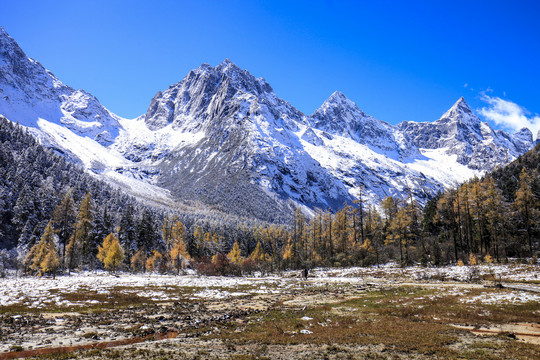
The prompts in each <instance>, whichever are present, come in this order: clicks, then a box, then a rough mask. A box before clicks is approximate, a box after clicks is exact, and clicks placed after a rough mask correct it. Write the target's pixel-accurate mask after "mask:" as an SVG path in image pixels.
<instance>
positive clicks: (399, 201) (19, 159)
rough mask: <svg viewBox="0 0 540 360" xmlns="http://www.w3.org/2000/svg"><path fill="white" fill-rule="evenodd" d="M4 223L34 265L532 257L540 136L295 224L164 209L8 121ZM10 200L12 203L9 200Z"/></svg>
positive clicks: (159, 268) (169, 267) (306, 264)
mask: <svg viewBox="0 0 540 360" xmlns="http://www.w3.org/2000/svg"><path fill="white" fill-rule="evenodd" d="M0 142H1V143H2V145H5V146H2V147H0V172H2V175H3V176H2V177H1V178H0V179H1V180H0V181H2V182H1V183H0V205H1V206H0V220H1V221H0V232H1V233H2V234H3V235H2V238H3V241H4V247H6V246H5V243H6V242H7V243H9V244H12V245H13V246H12V248H13V250H12V252H13V251H14V253H16V255H17V256H15V257H14V256H11V257H10V256H6V252H5V251H4V252H2V253H0V257H2V258H3V260H4V263H5V264H7V266H12V267H13V266H14V267H16V266H19V267H22V268H23V269H24V271H25V272H26V273H29V274H56V273H59V272H60V273H69V272H71V271H74V270H80V269H88V270H91V269H97V268H105V269H108V270H110V271H117V270H120V269H121V270H123V271H132V272H142V271H153V272H161V273H179V272H182V270H183V269H185V268H186V267H191V268H194V269H196V270H198V271H199V272H200V273H202V274H210V275H213V274H218V275H219V274H221V275H224V274H242V273H250V272H252V271H255V270H260V271H274V270H283V269H307V268H311V267H315V266H337V267H340V266H367V265H376V264H381V263H385V262H388V261H395V262H397V263H399V264H401V265H403V266H407V265H411V264H415V263H420V264H423V265H426V266H428V265H430V266H439V265H444V264H450V263H458V262H460V263H478V262H480V261H506V260H507V259H508V258H509V257H518V258H526V257H534V256H535V255H536V254H537V252H538V247H539V234H540V202H539V199H540V177H539V175H538V171H539V166H540V157H539V155H538V154H539V153H540V145H539V146H537V147H536V148H535V149H533V150H532V151H531V152H529V153H528V154H525V155H524V156H523V157H520V158H519V159H518V160H516V161H515V162H513V163H512V164H510V165H509V166H507V167H505V168H501V169H498V170H496V171H495V172H493V173H492V174H489V175H486V176H485V177H483V178H481V179H478V178H475V179H472V180H470V181H468V182H466V183H465V184H462V185H461V186H458V187H455V188H453V189H450V190H447V191H445V192H442V193H440V194H438V195H437V196H435V197H434V198H433V199H431V200H430V201H428V202H427V204H425V206H420V205H419V204H418V203H417V202H416V201H415V200H414V198H413V196H412V193H411V192H408V191H404V193H403V194H402V197H387V198H385V199H384V200H383V201H382V202H381V204H379V205H378V206H374V205H370V204H367V203H366V202H365V201H364V200H363V197H362V196H360V197H359V198H358V200H356V201H355V202H354V203H351V204H344V206H343V208H342V209H341V210H340V211H337V212H335V213H332V212H330V211H323V210H321V209H315V210H314V212H313V214H310V216H307V215H306V214H304V213H303V212H302V211H300V210H299V209H297V210H296V211H295V212H294V216H292V219H293V220H292V221H291V222H290V223H288V224H269V223H262V222H258V221H254V220H249V219H239V218H235V217H228V215H226V214H222V213H212V214H211V215H208V214H207V213H206V214H205V216H198V215H197V216H194V215H193V213H190V214H187V213H185V212H182V211H179V210H178V209H168V210H156V209H155V208H152V207H150V206H146V205H144V204H141V203H140V202H138V201H136V200H134V199H133V198H130V197H129V196H126V195H123V194H121V193H120V192H119V191H115V190H113V189H111V188H110V187H108V186H107V185H106V184H103V183H102V182H99V181H97V180H95V179H93V178H92V177H90V176H89V175H87V174H85V173H84V172H83V171H82V169H80V168H77V167H76V166H74V165H73V164H70V163H69V162H67V161H65V160H64V158H63V157H62V156H58V155H56V154H53V153H52V152H51V151H50V150H45V149H44V148H43V147H42V146H41V145H39V144H38V143H37V142H36V141H35V140H34V139H33V137H32V136H30V135H28V134H26V132H25V131H24V130H22V129H21V128H20V127H18V126H16V125H13V124H12V123H10V122H8V121H7V120H6V121H1V120H0ZM10 203H11V204H12V205H11V206H10V205H9V204H10Z"/></svg>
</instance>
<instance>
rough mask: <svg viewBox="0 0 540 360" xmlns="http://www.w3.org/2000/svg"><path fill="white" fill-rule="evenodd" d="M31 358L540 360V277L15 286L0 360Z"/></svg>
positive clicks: (504, 270)
mask: <svg viewBox="0 0 540 360" xmlns="http://www.w3.org/2000/svg"><path fill="white" fill-rule="evenodd" d="M501 284H502V286H501ZM22 356H26V357H28V356H38V357H39V356H41V357H46V358H49V359H50V358H53V359H68V358H77V359H100V358H103V359H105V358H106V359H109V358H118V359H121V358H131V359H190V358H191V359H214V358H215V359H227V358H230V359H251V358H269V359H304V358H305V359H313V358H315V359H342V358H353V359H364V358H365V359H379V358H380V359H387V358H391V359H395V358H403V359H405V358H418V359H432V358H445V359H448V358H450V359H451V358H460V359H462V358H465V359H481V358H486V359H491V358H508V359H515V358H522V359H532V358H540V267H539V266H538V265H535V266H532V265H517V264H513V265H482V266H474V267H467V266H462V267H443V268H420V267H409V268H405V269H402V268H399V267H397V266H394V265H385V266H381V267H370V268H348V269H315V270H313V271H311V273H310V276H309V277H308V279H307V280H303V279H302V278H301V277H300V273H299V272H285V273H281V274H270V275H265V276H262V275H259V276H253V277H202V276H197V275H195V274H186V275H182V276H173V275H148V274H141V275H132V274H120V275H118V276H112V275H109V274H107V273H80V274H73V275H71V276H60V277H57V278H56V279H52V278H41V279H40V278H34V277H22V278H17V277H7V278H4V279H1V280H0V359H9V358H16V357H22Z"/></svg>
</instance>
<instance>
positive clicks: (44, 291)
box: [0, 264, 540, 309]
mask: <svg viewBox="0 0 540 360" xmlns="http://www.w3.org/2000/svg"><path fill="white" fill-rule="evenodd" d="M471 272H474V277H476V278H480V277H482V276H483V275H493V274H494V275H495V276H496V278H497V279H498V278H499V275H500V278H501V280H502V281H503V282H504V281H510V282H514V281H522V282H526V281H528V282H531V281H532V282H534V281H535V280H538V277H539V275H540V267H539V266H531V265H515V264H513V265H479V266H476V267H468V266H448V267H441V268H421V267H408V268H400V267H398V266H397V265H395V264H386V265H383V266H380V267H375V266H374V267H363V268H361V267H355V268H346V269H332V268H318V269H314V270H312V271H311V272H310V277H309V279H308V280H307V281H303V280H301V279H300V277H299V276H298V275H299V272H298V271H294V272H293V271H289V272H285V273H283V274H279V275H277V274H273V275H268V276H262V275H260V274H258V276H252V277H206V276H198V275H196V274H194V273H191V274H187V275H181V276H176V275H157V274H121V275H119V276H112V275H109V274H108V273H106V272H92V273H91V272H84V273H79V274H72V275H70V276H58V277H57V278H56V279H51V278H37V277H7V278H5V279H2V280H1V281H0V306H14V305H17V306H22V307H27V308H38V309H40V308H41V309H44V308H47V307H49V306H57V307H62V308H68V307H84V306H93V305H96V304H98V303H99V301H98V300H96V298H99V299H104V298H105V299H109V300H110V301H114V296H116V295H118V294H125V295H137V296H139V297H141V298H146V299H148V300H149V301H155V302H167V301H176V300H178V299H193V300H196V299H210V300H214V299H229V298H240V297H243V296H249V295H256V294H279V293H285V292H288V291H292V290H295V289H298V288H305V287H306V286H313V287H318V286H328V285H336V286H339V285H344V286H346V285H353V286H356V285H358V286H361V285H365V284H366V283H393V284H399V283H408V282H411V281H412V282H415V281H419V280H420V281H431V282H434V281H435V282H437V281H439V280H441V279H442V280H448V281H447V282H445V284H448V286H447V287H448V291H452V284H453V282H452V281H468V280H470V279H471V277H472V274H471ZM441 284H443V282H441ZM73 294H81V296H80V297H79V298H77V300H73ZM463 295H466V292H464V293H463ZM499 295H500V296H499ZM69 299H71V300H69ZM464 301H468V302H476V301H480V302H482V303H492V302H498V301H502V302H528V301H538V302H540V294H535V293H526V292H518V291H515V290H512V291H510V290H504V292H502V293H501V294H496V295H491V294H488V295H482V296H478V297H476V298H467V299H466V300H464Z"/></svg>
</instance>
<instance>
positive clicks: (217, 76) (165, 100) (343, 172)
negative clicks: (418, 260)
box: [0, 27, 534, 222]
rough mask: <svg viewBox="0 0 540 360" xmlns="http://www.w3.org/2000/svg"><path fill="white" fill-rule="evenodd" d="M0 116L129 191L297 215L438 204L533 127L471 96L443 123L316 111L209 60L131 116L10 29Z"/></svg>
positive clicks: (336, 107)
mask: <svg viewBox="0 0 540 360" xmlns="http://www.w3.org/2000/svg"><path fill="white" fill-rule="evenodd" d="M0 114H2V115H4V116H5V117H7V118H8V119H10V120H11V121H13V122H18V123H19V124H21V125H24V126H26V127H27V128H28V129H29V131H30V132H31V133H32V134H33V135H35V136H36V137H37V138H38V139H39V140H40V142H41V143H42V144H43V145H45V146H47V147H50V148H53V149H55V150H56V151H58V152H59V153H61V154H64V155H65V156H66V157H67V158H68V159H70V160H72V161H74V162H77V163H80V164H81V165H82V166H83V167H84V168H85V169H87V170H88V171H89V172H90V173H92V174H94V175H95V176H96V177H99V178H101V179H103V180H105V181H107V182H109V183H111V184H113V185H115V186H118V187H120V188H122V189H123V190H125V191H127V192H128V193H130V194H133V195H136V196H138V197H140V198H144V199H148V200H150V201H152V202H154V203H160V204H165V205H166V206H178V204H183V205H185V204H191V205H195V206H208V207H211V208H215V209H218V210H222V211H225V212H229V213H232V214H236V215H240V216H248V217H255V218H258V219H261V220H267V221H272V222H284V221H286V220H287V219H288V218H289V217H290V214H291V213H292V209H293V208H295V207H297V206H300V207H301V208H302V209H304V211H305V212H307V213H309V212H311V211H313V209H315V208H323V209H328V208H329V209H333V210H336V209H338V208H340V207H342V206H343V204H345V203H351V202H352V201H353V200H355V199H358V198H361V199H362V200H363V201H365V202H367V203H371V204H374V205H377V204H379V203H380V201H381V200H382V199H383V198H384V197H386V196H396V197H407V196H408V194H409V192H411V193H412V195H413V196H414V197H415V198H416V199H417V201H419V202H420V203H422V204H423V203H425V202H426V201H427V200H428V199H429V198H431V197H432V196H434V195H435V194H437V192H439V191H442V190H443V189H445V188H448V187H452V186H455V185H457V184H458V183H461V182H463V181H465V180H467V179H469V178H472V177H474V176H479V175H481V174H483V173H485V172H486V171H491V170H493V169H494V168H495V167H497V166H501V165H505V164H508V163H509V162H511V161H512V160H514V159H515V158H516V157H518V156H519V155H521V154H523V153H525V152H526V151H528V150H529V149H531V148H532V146H533V145H534V141H533V137H532V133H531V131H530V130H528V129H522V130H521V131H519V132H517V133H515V134H508V133H506V132H504V131H502V130H494V129H493V128H491V126H490V125H489V124H488V123H486V122H482V121H481V120H480V119H479V118H478V117H477V116H476V115H475V114H474V113H473V111H472V110H471V109H470V108H469V106H468V105H467V103H466V101H465V99H463V98H460V99H459V100H458V101H457V102H456V103H455V104H454V105H453V106H452V107H451V108H450V109H449V110H448V111H447V112H445V113H444V114H443V115H442V117H441V118H440V119H438V120H435V121H432V122H412V121H406V122H402V123H400V124H398V125H395V126H394V125H391V124H388V123H386V122H384V121H381V120H377V119H375V118H373V117H372V116H369V115H368V114H366V113H364V112H363V111H362V110H360V109H359V108H358V106H357V105H356V104H355V103H354V102H353V101H351V100H349V99H348V98H347V97H346V96H345V95H344V94H342V93H340V92H334V93H333V94H332V95H331V96H330V97H329V98H328V99H327V100H326V101H325V102H324V103H323V104H322V105H321V107H320V108H318V109H317V110H316V111H315V112H314V113H313V114H312V115H306V114H303V113H302V112H300V111H299V110H297V109H296V108H295V107H294V106H293V105H291V104H290V103H288V102H287V101H285V100H283V99H281V98H279V97H278V96H277V95H276V94H275V92H274V91H273V89H272V87H271V86H270V85H269V84H268V82H266V81H265V80H264V79H263V78H257V77H255V76H253V75H251V74H250V73H249V72H248V71H247V70H242V69H241V68H239V67H238V66H236V65H235V64H234V63H232V62H231V61H230V60H225V61H223V62H222V63H221V64H219V65H217V66H215V67H212V66H210V65H208V64H203V65H201V66H200V67H198V68H197V69H194V70H192V71H190V72H189V74H187V75H186V76H185V77H184V78H183V79H182V80H181V81H180V82H178V83H176V84H173V85H171V86H169V88H167V89H165V90H163V91H160V92H158V93H157V94H156V95H155V96H154V98H153V99H151V101H150V105H149V107H148V110H147V112H146V113H145V114H142V115H141V116H139V117H137V118H135V119H125V118H122V117H120V116H118V115H116V114H114V113H112V112H111V111H109V110H108V109H106V108H105V107H104V106H103V105H101V104H100V102H99V101H98V99H96V98H95V97H94V96H92V95H91V94H89V93H87V92H85V91H84V90H75V89H73V88H71V87H69V86H67V85H64V84H63V83H62V82H61V81H60V80H58V79H57V78H56V77H55V76H54V75H53V74H52V73H51V72H50V71H48V70H46V69H45V68H44V67H43V66H42V65H41V64H40V63H39V62H37V61H35V60H33V59H30V58H29V57H27V56H26V54H25V53H24V52H23V50H22V49H21V48H20V47H19V46H18V44H17V43H16V42H15V41H14V40H13V39H12V38H11V37H10V36H9V35H8V34H7V33H6V32H5V31H4V29H3V28H1V27H0Z"/></svg>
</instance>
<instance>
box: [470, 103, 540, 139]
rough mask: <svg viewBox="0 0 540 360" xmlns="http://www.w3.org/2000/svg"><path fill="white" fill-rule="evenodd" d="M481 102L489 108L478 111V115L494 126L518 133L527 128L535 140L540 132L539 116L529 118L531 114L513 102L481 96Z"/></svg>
mask: <svg viewBox="0 0 540 360" xmlns="http://www.w3.org/2000/svg"><path fill="white" fill-rule="evenodd" d="M481 99H482V101H484V102H486V103H487V104H488V105H489V106H487V107H483V108H481V109H480V114H482V115H483V116H485V117H486V118H487V119H488V120H491V121H493V122H494V123H495V124H497V125H499V126H501V127H504V128H506V129H509V130H512V131H519V130H521V129H523V128H524V127H526V128H529V129H530V130H531V131H532V133H533V136H534V137H535V138H536V135H537V133H538V131H539V130H540V116H539V115H534V116H531V113H530V112H529V111H527V109H525V108H524V107H521V106H519V105H518V104H516V103H515V102H512V101H509V100H504V99H501V98H500V97H496V96H489V95H487V94H486V93H484V94H482V98H481Z"/></svg>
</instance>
